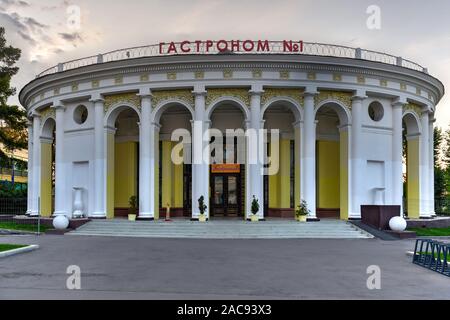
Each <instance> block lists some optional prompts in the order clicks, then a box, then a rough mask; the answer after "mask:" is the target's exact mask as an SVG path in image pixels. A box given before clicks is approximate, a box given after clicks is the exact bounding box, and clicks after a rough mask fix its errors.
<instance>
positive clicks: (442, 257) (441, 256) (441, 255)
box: [418, 252, 448, 260]
mask: <svg viewBox="0 0 450 320" xmlns="http://www.w3.org/2000/svg"><path fill="white" fill-rule="evenodd" d="M418 254H422V255H424V254H425V252H420V253H418ZM427 256H431V253H430V252H428V254H427ZM434 257H435V258H437V253H436V252H435V253H434ZM440 258H441V260H444V254H443V253H442V252H441V254H440ZM447 260H448V256H447Z"/></svg>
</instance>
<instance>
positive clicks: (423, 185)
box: [419, 110, 431, 217]
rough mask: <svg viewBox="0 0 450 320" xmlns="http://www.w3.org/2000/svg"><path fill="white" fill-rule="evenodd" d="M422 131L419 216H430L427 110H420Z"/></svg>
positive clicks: (428, 122)
mask: <svg viewBox="0 0 450 320" xmlns="http://www.w3.org/2000/svg"><path fill="white" fill-rule="evenodd" d="M420 121H421V126H422V133H421V136H420V149H419V152H420V216H421V217H430V216H431V213H430V206H429V201H430V197H429V192H428V189H429V185H428V181H429V177H428V175H429V170H430V169H429V159H428V158H429V151H430V149H429V132H430V131H429V126H430V117H429V114H428V110H424V111H423V112H422V117H421V118H420Z"/></svg>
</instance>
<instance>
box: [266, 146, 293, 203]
mask: <svg viewBox="0 0 450 320" xmlns="http://www.w3.org/2000/svg"><path fill="white" fill-rule="evenodd" d="M269 148H271V145H270V146H269ZM290 150H291V141H290V140H286V139H282V140H280V168H279V171H278V173H277V174H276V175H272V176H269V208H279V209H287V208H290V207H291V201H290V199H291V192H290V187H291V186H290V183H291V182H290V174H291V173H290V167H291V159H290ZM271 154H272V151H271Z"/></svg>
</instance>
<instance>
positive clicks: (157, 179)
mask: <svg viewBox="0 0 450 320" xmlns="http://www.w3.org/2000/svg"><path fill="white" fill-rule="evenodd" d="M154 139H155V140H154V141H155V150H154V153H155V171H154V172H155V190H156V192H155V220H158V219H159V191H158V190H159V133H157V132H155V136H154Z"/></svg>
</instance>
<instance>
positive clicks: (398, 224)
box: [389, 217, 407, 232]
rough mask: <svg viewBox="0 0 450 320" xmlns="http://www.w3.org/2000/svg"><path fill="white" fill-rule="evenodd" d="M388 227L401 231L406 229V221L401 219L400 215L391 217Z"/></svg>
mask: <svg viewBox="0 0 450 320" xmlns="http://www.w3.org/2000/svg"><path fill="white" fill-rule="evenodd" d="M389 227H390V228H391V230H392V231H396V232H403V231H405V230H406V227H407V223H406V220H405V219H403V218H402V217H393V218H392V219H391V220H390V221H389Z"/></svg>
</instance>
